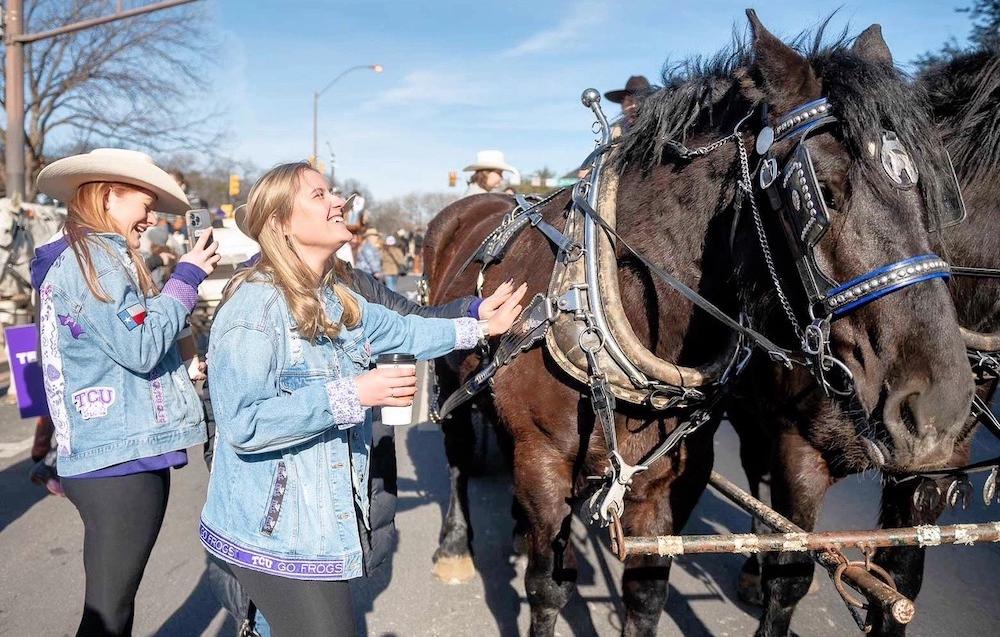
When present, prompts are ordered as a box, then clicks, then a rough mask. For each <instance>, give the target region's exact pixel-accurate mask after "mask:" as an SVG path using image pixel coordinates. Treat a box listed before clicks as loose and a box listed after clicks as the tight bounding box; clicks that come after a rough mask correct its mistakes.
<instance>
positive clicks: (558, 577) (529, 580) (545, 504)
mask: <svg viewBox="0 0 1000 637" xmlns="http://www.w3.org/2000/svg"><path fill="white" fill-rule="evenodd" d="M571 471H572V465H571V464H570V463H569V462H567V461H566V460H565V459H563V458H560V457H559V456H558V454H555V453H553V452H551V451H548V450H547V449H546V443H545V440H544V439H543V438H541V437H526V438H524V439H519V440H518V441H517V442H516V443H515V448H514V485H515V487H514V489H515V497H517V500H518V502H520V503H521V506H522V507H523V509H524V513H525V516H526V517H527V519H528V524H529V526H530V542H529V544H530V548H529V552H528V568H527V570H526V571H525V574H524V589H525V592H526V593H527V596H528V604H529V605H530V606H531V630H530V634H531V636H532V637H543V636H544V637H549V636H551V635H553V634H554V633H555V627H556V618H557V617H558V616H559V611H560V610H561V609H562V607H563V606H565V605H566V602H567V601H568V600H569V596H570V595H571V594H572V593H573V589H574V588H575V586H576V576H577V570H576V554H575V553H574V551H573V547H572V545H571V544H570V541H569V536H570V522H571V520H572V517H571V514H572V510H571V508H570V504H569V502H570V497H571V490H572V483H571V477H570V476H571Z"/></svg>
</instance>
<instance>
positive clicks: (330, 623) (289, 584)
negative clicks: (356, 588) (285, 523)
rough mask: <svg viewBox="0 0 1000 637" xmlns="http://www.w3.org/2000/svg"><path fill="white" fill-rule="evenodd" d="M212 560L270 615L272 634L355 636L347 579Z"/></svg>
mask: <svg viewBox="0 0 1000 637" xmlns="http://www.w3.org/2000/svg"><path fill="white" fill-rule="evenodd" d="M210 559H212V560H214V561H215V562H216V563H217V564H218V565H219V566H220V567H221V568H222V569H225V570H229V571H231V572H232V573H233V575H235V576H236V579H237V580H239V582H240V584H242V585H243V588H244V589H245V590H246V592H247V593H249V594H250V599H252V600H253V603H254V604H255V605H256V606H257V608H258V609H259V610H260V612H261V613H262V614H263V615H264V616H265V617H267V623H268V625H269V626H270V627H271V636H272V637H327V636H330V637H353V636H354V634H355V630H354V607H353V603H352V602H351V588H350V585H349V584H348V583H347V582H346V581H338V582H318V581H308V580H296V579H290V578H288V577H279V576H277V575H269V574H267V573H260V572H258V571H252V570H250V569H248V568H242V567H240V566H235V565H233V564H228V563H226V562H223V561H222V560H218V559H216V558H214V557H212V558H210Z"/></svg>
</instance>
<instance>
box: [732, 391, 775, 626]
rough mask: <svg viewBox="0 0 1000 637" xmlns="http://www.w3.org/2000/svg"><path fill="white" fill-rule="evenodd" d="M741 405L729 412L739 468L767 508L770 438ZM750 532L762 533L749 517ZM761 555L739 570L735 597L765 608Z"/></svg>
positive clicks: (735, 405) (756, 523)
mask: <svg viewBox="0 0 1000 637" xmlns="http://www.w3.org/2000/svg"><path fill="white" fill-rule="evenodd" d="M738 402H739V401H736V402H734V404H732V405H730V407H729V409H728V415H729V421H730V423H731V424H732V425H733V429H735V430H736V434H737V436H738V437H739V441H740V464H741V465H742V466H743V472H744V474H746V477H747V484H748V485H749V490H750V495H752V496H753V497H755V498H757V499H758V500H761V501H762V502H764V503H765V504H770V502H771V491H770V484H769V482H770V477H769V476H768V471H769V468H768V464H767V462H768V458H769V455H770V446H771V442H770V437H769V434H768V433H767V432H765V431H763V430H761V428H760V425H759V424H758V423H757V422H756V417H755V416H754V415H753V414H751V413H750V412H749V411H747V410H743V409H740V408H739V406H738ZM750 530H751V532H753V533H760V532H761V531H762V530H764V529H762V528H761V524H760V522H759V521H758V520H757V518H755V517H753V516H751V517H750ZM765 532H766V531H765ZM761 559H762V556H761V555H760V554H754V555H750V556H749V557H748V558H747V559H746V561H744V562H743V566H742V567H741V568H740V576H739V579H738V580H737V582H736V593H737V595H739V597H740V599H741V600H742V601H744V602H745V603H747V604H752V605H754V606H762V605H763V603H764V593H763V592H762V591H761V588H760V565H761Z"/></svg>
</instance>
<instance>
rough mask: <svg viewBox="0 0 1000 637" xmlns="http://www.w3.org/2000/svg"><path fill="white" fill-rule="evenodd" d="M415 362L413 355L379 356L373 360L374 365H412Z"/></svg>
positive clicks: (415, 358)
mask: <svg viewBox="0 0 1000 637" xmlns="http://www.w3.org/2000/svg"><path fill="white" fill-rule="evenodd" d="M416 362H417V357H416V356H414V355H413V354H399V353H397V354H379V356H378V358H377V359H375V364H376V365H406V364H409V365H412V364H414V363H416Z"/></svg>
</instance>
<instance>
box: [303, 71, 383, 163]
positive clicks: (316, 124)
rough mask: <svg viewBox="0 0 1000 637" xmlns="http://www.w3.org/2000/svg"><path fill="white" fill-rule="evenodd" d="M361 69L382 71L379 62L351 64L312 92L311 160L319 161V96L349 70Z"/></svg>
mask: <svg viewBox="0 0 1000 637" xmlns="http://www.w3.org/2000/svg"><path fill="white" fill-rule="evenodd" d="M362 69H370V70H372V71H374V72H376V73H381V72H382V65H381V64H359V65H358V66H352V67H350V68H348V69H344V70H343V71H341V72H340V75H338V76H337V77H335V78H333V80H331V81H330V83H329V84H327V85H326V86H324V87H323V89H322V90H319V91H316V92H314V93H313V152H312V160H313V162H318V161H319V97H320V95H322V94H323V93H326V92H327V91H328V90H330V87H331V86H333V85H334V84H336V83H337V81H338V80H339V79H340V78H342V77H344V76H345V75H347V74H348V73H350V72H351V71H360V70H362Z"/></svg>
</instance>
